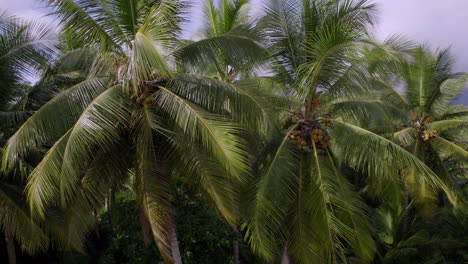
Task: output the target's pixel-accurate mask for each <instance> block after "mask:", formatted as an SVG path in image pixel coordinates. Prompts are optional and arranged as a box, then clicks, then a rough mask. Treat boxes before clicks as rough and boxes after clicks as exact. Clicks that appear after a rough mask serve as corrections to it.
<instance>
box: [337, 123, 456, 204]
mask: <svg viewBox="0 0 468 264" xmlns="http://www.w3.org/2000/svg"><path fill="white" fill-rule="evenodd" d="M332 122H333V123H334V124H335V126H336V127H335V128H334V129H333V130H332V133H331V134H332V135H331V137H332V142H333V141H335V142H336V143H335V142H333V143H332V146H334V145H335V144H338V145H340V152H341V154H342V158H343V160H345V161H346V163H347V164H349V165H351V166H353V167H355V168H357V169H358V170H363V171H365V172H366V173H367V174H368V175H372V176H373V177H381V176H382V175H386V173H388V172H386V171H384V170H385V169H387V166H382V165H383V164H379V163H380V161H378V160H377V159H375V158H374V157H372V156H370V155H368V154H369V150H371V151H372V152H375V153H380V155H381V156H382V157H383V158H384V160H385V161H386V162H388V163H392V164H395V165H392V167H394V168H397V170H398V169H401V170H405V169H411V170H414V171H415V172H416V173H417V175H418V177H419V179H420V180H422V181H424V182H425V183H424V184H426V185H427V186H428V187H429V188H432V189H433V190H439V189H440V190H443V191H444V192H445V194H446V195H447V196H448V198H449V199H450V201H451V202H452V203H453V204H457V198H456V195H455V193H454V190H452V189H451V188H450V186H449V185H447V183H445V182H444V181H443V180H442V179H440V178H439V177H438V176H437V175H436V174H435V173H434V172H433V171H432V170H431V169H430V168H429V167H428V166H427V165H426V164H424V163H423V162H422V161H421V160H419V159H418V158H416V157H415V156H413V155H412V154H411V153H409V152H408V151H406V150H405V149H403V148H401V147H400V146H398V145H397V144H395V143H393V142H392V141H390V140H388V139H386V138H384V137H382V136H379V135H377V134H374V133H372V132H370V131H368V130H365V129H363V128H360V127H357V126H355V125H352V124H349V123H347V122H343V121H338V120H333V121H332ZM335 133H336V134H335ZM332 149H335V148H332ZM382 169H383V170H382ZM394 170H395V169H394ZM387 175H388V174H387ZM393 175H394V177H395V175H398V171H394V173H393ZM420 184H422V182H420Z"/></svg>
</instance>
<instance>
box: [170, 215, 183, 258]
mask: <svg viewBox="0 0 468 264" xmlns="http://www.w3.org/2000/svg"><path fill="white" fill-rule="evenodd" d="M170 221H172V228H171V234H170V236H171V253H172V259H173V260H174V264H182V257H181V255H180V249H179V240H178V239H177V232H176V228H175V227H176V225H175V219H174V217H171V220H170Z"/></svg>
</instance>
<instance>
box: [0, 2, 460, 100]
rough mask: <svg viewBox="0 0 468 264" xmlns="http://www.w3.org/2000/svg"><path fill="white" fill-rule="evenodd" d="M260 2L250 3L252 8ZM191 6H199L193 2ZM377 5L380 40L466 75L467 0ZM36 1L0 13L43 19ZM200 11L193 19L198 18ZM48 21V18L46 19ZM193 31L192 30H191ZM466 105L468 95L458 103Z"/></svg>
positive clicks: (9, 4) (195, 23)
mask: <svg viewBox="0 0 468 264" xmlns="http://www.w3.org/2000/svg"><path fill="white" fill-rule="evenodd" d="M261 1H262V0H252V1H251V2H252V4H253V6H254V7H255V8H257V7H258V6H260V5H261ZM193 2H200V0H195V1H193ZM374 2H375V3H377V4H378V5H379V24H378V26H377V28H376V29H375V32H376V35H377V37H378V38H379V39H381V40H383V39H385V38H386V37H387V36H388V35H391V34H395V33H396V34H403V35H405V36H407V37H408V38H409V39H411V40H414V41H417V42H419V43H424V44H426V45H429V46H431V47H432V48H437V47H442V48H446V47H451V51H452V54H453V55H454V57H455V58H456V63H455V66H456V70H457V71H464V72H468V16H467V15H468V0H375V1H374ZM40 7H41V5H40V4H38V1H37V0H0V9H7V10H9V12H10V13H15V14H17V15H20V16H25V17H42V16H44V14H45V12H46V11H45V10H43V9H41V8H40ZM199 10H200V9H199V8H194V15H195V16H197V15H198V16H199V15H200V12H199ZM46 19H48V20H50V18H46ZM198 25H199V20H194V21H193V23H191V26H190V28H189V30H188V31H187V32H186V33H185V34H184V35H186V36H187V37H188V36H190V35H191V32H189V31H193V28H196V27H197V26H198ZM190 29H192V30H190ZM459 101H460V102H463V103H464V104H468V92H466V93H465V94H464V96H463V99H462V98H460V99H459Z"/></svg>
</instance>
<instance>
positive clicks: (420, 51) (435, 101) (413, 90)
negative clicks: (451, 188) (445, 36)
mask: <svg viewBox="0 0 468 264" xmlns="http://www.w3.org/2000/svg"><path fill="white" fill-rule="evenodd" d="M397 73H398V76H399V77H400V78H401V82H400V83H397V85H398V89H403V90H402V91H403V92H402V93H401V94H398V93H396V92H395V91H390V92H389V93H386V94H385V95H384V97H383V99H384V100H386V101H388V102H390V103H392V104H393V105H394V106H395V107H396V108H398V109H399V110H400V112H401V113H400V114H399V116H402V117H403V118H402V119H400V120H399V121H398V122H396V127H397V129H398V130H397V132H395V133H394V137H395V140H396V141H397V143H398V144H400V145H401V146H403V147H405V148H406V149H407V150H408V151H410V152H411V153H412V154H413V155H415V156H417V157H418V158H419V159H420V160H422V161H424V162H425V163H426V164H427V165H428V166H429V167H430V168H431V169H432V170H433V171H435V172H436V173H437V175H438V176H439V177H440V178H441V179H443V180H444V181H446V182H448V183H450V182H451V180H452V179H451V177H450V176H449V173H448V171H447V168H446V166H445V164H444V162H443V160H444V159H446V158H450V159H453V160H454V161H457V162H460V164H461V165H462V166H466V162H467V158H468V152H467V151H466V150H467V144H466V140H467V138H466V131H467V130H466V129H467V125H468V109H467V108H466V106H462V105H459V106H455V105H452V104H453V101H454V99H455V98H456V96H457V95H459V94H460V93H461V92H462V91H463V89H464V88H465V87H466V82H467V80H468V75H466V74H464V73H455V72H453V68H452V58H451V57H450V55H449V52H448V50H441V51H438V52H436V53H431V52H430V51H429V50H428V49H427V48H424V47H417V48H415V49H413V50H411V51H410V58H409V59H408V60H405V61H403V62H402V63H401V64H400V65H399V67H398V70H397ZM394 89H395V90H396V89H397V88H394ZM402 176H403V178H404V180H405V182H406V184H407V188H408V191H409V196H410V197H411V199H414V200H415V202H416V203H417V204H418V205H419V207H420V208H419V209H420V210H421V212H422V213H425V214H426V215H430V214H431V211H433V209H434V206H436V205H437V203H438V200H439V197H438V194H437V192H434V191H431V190H428V189H427V188H426V187H427V186H425V185H423V184H420V183H421V180H420V178H421V175H419V174H417V173H415V172H414V171H408V172H407V173H406V174H402ZM406 200H408V197H406Z"/></svg>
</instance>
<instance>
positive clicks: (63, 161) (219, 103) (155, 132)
mask: <svg viewBox="0 0 468 264" xmlns="http://www.w3.org/2000/svg"><path fill="white" fill-rule="evenodd" d="M47 2H48V4H49V6H51V7H52V8H54V9H55V12H54V13H55V14H56V15H58V16H59V18H60V21H61V23H62V25H63V26H64V27H65V33H66V34H68V33H69V34H73V35H74V36H75V35H76V36H81V38H78V39H75V40H73V41H76V42H77V43H79V45H82V46H84V47H85V48H87V49H97V50H99V52H98V53H97V55H96V56H95V59H94V61H93V63H92V66H91V67H90V68H91V69H90V70H89V73H88V75H87V76H86V78H84V79H83V80H80V81H79V82H78V83H75V84H74V85H73V86H71V87H69V88H68V89H65V90H64V91H63V92H61V93H60V94H58V95H57V96H55V97H54V98H53V99H52V100H50V101H49V102H47V103H46V104H45V105H44V106H42V107H41V108H40V109H39V110H38V111H37V112H36V113H35V114H34V115H33V116H32V117H31V118H29V119H28V120H27V121H26V122H25V123H24V124H23V125H22V126H21V127H20V128H19V130H18V131H17V132H16V133H15V134H14V135H13V136H12V137H11V138H10V140H9V142H8V145H7V148H6V150H5V155H4V157H5V158H4V164H3V165H4V168H6V169H12V168H14V167H15V166H16V163H15V162H14V161H15V160H18V159H21V158H25V157H26V156H27V155H28V153H30V152H31V150H33V149H34V148H38V147H41V146H44V145H49V144H53V145H52V147H51V148H50V149H49V151H48V152H47V154H46V155H45V157H44V158H43V159H42V161H41V162H40V163H39V164H38V165H37V166H36V168H35V169H34V170H33V171H32V173H31V175H30V180H29V184H28V188H27V193H28V198H29V201H30V207H31V210H32V212H33V214H34V215H35V216H38V217H44V216H46V215H48V214H50V213H51V210H52V209H54V208H61V210H62V211H69V212H71V211H73V214H74V215H76V216H79V218H81V219H90V220H89V221H82V223H81V224H82V225H81V228H73V232H71V234H70V240H73V239H77V240H79V239H80V238H82V235H83V233H85V232H86V230H88V229H89V228H90V227H91V226H92V221H91V218H92V214H93V211H95V210H96V209H98V208H99V207H100V206H101V204H102V202H103V199H104V194H105V193H107V190H109V189H113V190H114V191H117V190H118V189H119V188H120V186H122V184H123V183H124V182H126V180H127V179H128V178H129V175H131V174H133V175H134V177H132V178H134V181H133V182H134V189H135V190H136V193H137V201H138V204H139V205H140V209H141V212H142V215H143V216H144V219H146V220H145V221H148V223H149V224H150V227H151V230H152V233H153V235H154V237H155V240H156V242H157V244H158V247H159V249H160V251H161V253H162V255H163V256H164V258H165V259H166V260H168V261H176V262H180V255H178V253H177V251H178V248H177V245H176V244H175V240H174V237H175V226H174V223H173V215H174V211H173V209H172V206H171V202H172V189H173V187H172V185H171V177H173V176H175V175H180V176H184V177H187V179H190V180H191V181H194V182H196V183H198V184H199V186H200V187H201V189H202V190H203V191H205V193H206V194H207V195H208V196H209V197H211V198H212V200H213V202H214V203H215V204H216V206H217V208H218V209H219V210H220V212H221V213H222V215H223V216H224V217H225V218H226V219H227V220H228V221H229V222H230V223H235V222H236V221H237V213H236V210H235V205H236V202H235V199H236V196H235V192H236V191H235V189H234V188H233V187H232V184H231V183H233V182H239V181H242V179H243V175H245V174H246V172H247V170H248V163H247V156H248V154H247V152H246V150H247V148H246V146H245V142H244V140H243V139H242V137H241V136H242V135H243V134H244V132H243V129H242V127H241V126H240V125H239V124H236V123H235V122H234V120H240V121H242V122H243V123H246V124H253V126H256V125H258V126H263V125H262V124H263V123H265V122H267V121H264V120H263V118H262V117H261V116H260V117H258V116H254V115H251V116H250V117H249V118H245V117H242V118H240V114H241V107H240V106H241V105H242V106H247V107H251V108H253V109H260V110H262V111H263V109H262V106H261V104H259V102H262V100H255V97H256V96H255V93H254V91H256V88H257V87H258V86H259V85H258V83H257V85H255V84H256V83H254V84H253V85H252V82H250V83H247V84H246V83H239V84H229V83H225V82H223V81H221V80H216V79H213V78H211V77H205V76H203V75H197V76H194V75H191V74H185V73H177V72H176V71H175V66H176V63H175V60H172V61H171V56H170V55H171V53H172V50H171V49H170V47H174V45H173V44H175V43H176V42H175V34H176V33H177V32H179V23H180V21H181V20H182V19H183V16H182V14H183V12H182V10H183V8H184V6H183V4H182V3H180V2H179V1H163V2H159V3H155V2H153V1H124V2H122V1H103V2H99V3H97V2H94V1H80V2H74V1H47ZM70 32H71V33H70ZM71 46H74V45H71ZM175 46H176V45H175ZM207 92H208V93H209V94H210V95H216V96H218V98H214V99H215V100H208V97H207V96H206V95H207V94H206V93H207ZM221 96H222V97H221ZM227 102H229V103H227ZM63 113H67V114H66V115H64V114H63ZM72 223H73V221H70V222H69V224H72ZM69 230H70V231H72V229H69ZM177 258H179V259H177Z"/></svg>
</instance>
